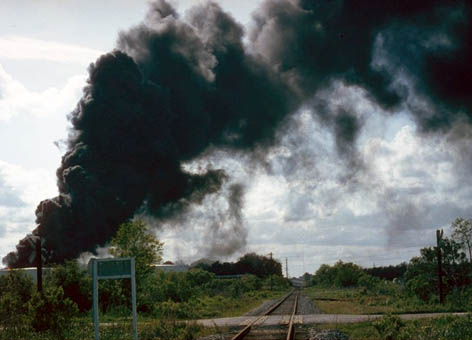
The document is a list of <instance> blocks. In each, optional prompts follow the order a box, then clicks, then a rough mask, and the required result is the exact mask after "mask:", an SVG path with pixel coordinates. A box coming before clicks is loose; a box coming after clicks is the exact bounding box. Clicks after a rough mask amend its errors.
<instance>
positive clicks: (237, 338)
mask: <svg viewBox="0 0 472 340" xmlns="http://www.w3.org/2000/svg"><path fill="white" fill-rule="evenodd" d="M294 291H295V290H292V291H291V292H290V293H288V294H287V295H285V296H284V297H283V298H282V299H281V300H280V301H279V302H277V303H276V304H275V305H273V306H272V307H270V308H269V309H268V310H267V311H265V313H264V314H262V315H261V316H259V317H258V318H256V319H254V320H253V321H251V322H250V323H249V324H248V325H247V326H246V327H244V328H243V329H242V330H241V331H239V333H238V334H236V335H235V336H233V337H232V338H231V340H241V339H243V338H244V337H245V336H246V334H247V333H249V331H250V330H251V327H252V326H253V325H254V324H255V323H256V322H257V321H259V320H260V319H261V318H262V317H264V316H267V315H269V314H270V313H272V312H273V311H274V310H275V309H277V308H278V307H279V306H280V305H281V304H282V303H283V302H284V301H285V300H287V299H288V298H289V297H290V296H291V295H292V294H293V292H294ZM297 299H298V295H297V297H296V298H295V304H296V301H297ZM295 310H296V307H295Z"/></svg>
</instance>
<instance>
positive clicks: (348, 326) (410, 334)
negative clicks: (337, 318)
mask: <svg viewBox="0 0 472 340" xmlns="http://www.w3.org/2000/svg"><path fill="white" fill-rule="evenodd" d="M314 327H315V328H316V329H317V330H324V329H332V330H333V329H334V330H337V331H340V332H343V333H345V334H347V335H348V336H349V339H350V340H365V339H372V340H373V339H395V340H431V339H435V340H472V318H471V315H470V314H469V315H468V316H445V317H439V318H431V319H419V320H409V321H403V320H399V318H398V317H396V316H392V315H386V316H384V317H383V318H382V319H379V320H376V321H370V322H359V323H344V324H342V323H338V324H334V323H332V324H317V325H315V326H314Z"/></svg>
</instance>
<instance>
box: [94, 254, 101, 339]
mask: <svg viewBox="0 0 472 340" xmlns="http://www.w3.org/2000/svg"><path fill="white" fill-rule="evenodd" d="M97 271H98V270H97V261H96V260H95V259H92V294H93V324H94V326H95V340H99V339H100V335H99V332H98V328H99V326H100V321H99V319H98V308H99V307H98V273H97Z"/></svg>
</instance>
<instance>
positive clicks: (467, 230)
mask: <svg viewBox="0 0 472 340" xmlns="http://www.w3.org/2000/svg"><path fill="white" fill-rule="evenodd" d="M451 228H452V230H453V232H452V235H451V236H452V239H453V240H454V241H456V242H457V243H459V244H460V245H461V246H462V248H463V249H464V251H466V250H468V252H469V262H471V263H472V220H470V219H464V218H456V220H455V221H454V222H452V224H451Z"/></svg>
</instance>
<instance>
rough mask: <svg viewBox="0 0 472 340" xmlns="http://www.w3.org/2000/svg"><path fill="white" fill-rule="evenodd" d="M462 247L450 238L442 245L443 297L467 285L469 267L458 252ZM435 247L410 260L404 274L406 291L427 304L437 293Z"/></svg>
mask: <svg viewBox="0 0 472 340" xmlns="http://www.w3.org/2000/svg"><path fill="white" fill-rule="evenodd" d="M460 249H461V245H460V244H459V243H457V242H456V241H454V240H452V239H450V238H447V237H445V238H443V239H442V241H441V251H442V271H443V274H444V275H443V283H444V287H445V289H446V293H447V292H450V291H451V290H452V289H454V288H457V287H462V286H466V285H468V284H470V265H469V264H468V262H467V259H466V256H465V254H464V253H463V252H461V251H460ZM437 268H438V261H437V247H426V248H422V249H421V250H420V256H417V257H413V258H412V259H411V260H410V263H409V264H408V267H407V271H406V273H405V276H404V277H405V280H406V285H407V288H408V289H409V290H410V292H411V293H414V294H415V295H417V296H418V297H420V298H421V299H423V300H429V299H430V298H431V296H432V295H434V294H436V293H437V290H438V288H437V287H438V275H437V270H438V269H437Z"/></svg>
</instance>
